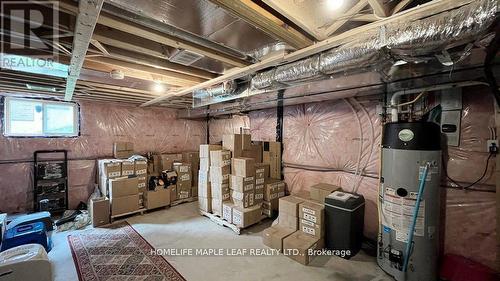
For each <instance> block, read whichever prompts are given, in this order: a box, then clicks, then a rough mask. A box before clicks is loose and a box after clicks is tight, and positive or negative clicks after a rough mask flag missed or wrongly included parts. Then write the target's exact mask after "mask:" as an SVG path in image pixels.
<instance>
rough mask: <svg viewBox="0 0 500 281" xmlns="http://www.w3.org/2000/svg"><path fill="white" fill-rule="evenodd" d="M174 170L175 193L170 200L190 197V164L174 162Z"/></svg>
mask: <svg viewBox="0 0 500 281" xmlns="http://www.w3.org/2000/svg"><path fill="white" fill-rule="evenodd" d="M173 168H174V171H175V172H176V173H177V184H176V187H177V190H176V191H177V192H176V193H175V198H172V196H173V195H172V194H171V198H170V199H171V200H172V201H175V200H182V199H187V198H189V197H191V189H192V180H191V177H192V175H191V164H189V163H181V162H175V163H173Z"/></svg>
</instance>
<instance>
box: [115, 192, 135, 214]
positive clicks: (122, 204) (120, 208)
mask: <svg viewBox="0 0 500 281" xmlns="http://www.w3.org/2000/svg"><path fill="white" fill-rule="evenodd" d="M110 201H111V216H116V215H122V214H126V213H130V212H135V211H137V210H139V194H135V195H129V196H123V197H117V198H111V199H110Z"/></svg>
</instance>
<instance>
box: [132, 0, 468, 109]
mask: <svg viewBox="0 0 500 281" xmlns="http://www.w3.org/2000/svg"><path fill="white" fill-rule="evenodd" d="M471 2H474V0H441V1H431V2H428V3H425V4H423V5H420V6H417V7H415V8H413V9H409V10H406V11H403V12H401V13H399V14H397V15H395V16H392V17H388V18H384V19H382V20H379V21H376V22H372V23H369V24H366V25H363V26H360V27H357V28H353V29H351V30H349V31H346V32H344V33H342V34H339V35H336V36H333V37H331V38H328V39H326V40H323V41H321V42H318V43H316V44H314V45H312V46H309V47H306V48H303V49H300V50H298V51H295V52H293V53H290V54H287V55H279V56H274V57H270V58H268V59H265V60H263V61H261V62H258V63H255V64H252V65H249V66H247V67H244V68H241V69H233V70H230V71H228V72H227V73H226V74H224V75H222V76H219V77H217V78H214V79H212V80H209V81H206V82H204V83H200V84H198V85H196V86H193V87H189V88H186V89H184V90H181V91H170V92H168V93H166V94H165V95H162V96H160V97H158V98H155V99H153V100H151V101H149V102H146V103H143V104H142V105H141V106H149V105H153V104H156V103H158V102H161V101H163V100H166V99H168V98H170V97H172V96H182V95H185V94H190V93H192V92H193V91H195V90H199V89H204V88H207V87H211V86H214V85H217V84H219V83H221V82H224V81H227V80H234V79H238V78H241V77H245V76H248V75H252V74H254V73H256V72H257V71H260V70H263V69H266V68H269V67H273V66H277V65H280V64H284V63H290V62H294V61H297V60H300V59H303V58H306V57H309V56H311V55H314V54H317V53H319V52H323V51H326V50H329V49H332V48H334V47H337V46H339V45H341V44H343V43H346V42H349V41H351V40H353V39H355V38H356V37H357V36H359V35H360V34H363V33H366V32H369V31H373V30H376V29H377V28H379V27H380V26H384V25H387V24H389V23H393V22H402V21H406V22H408V21H413V20H418V19H421V18H425V17H428V16H431V15H434V14H436V13H441V12H444V11H447V10H451V9H455V8H459V7H461V6H464V5H467V4H470V3H471Z"/></svg>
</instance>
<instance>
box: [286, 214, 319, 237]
mask: <svg viewBox="0 0 500 281" xmlns="http://www.w3.org/2000/svg"><path fill="white" fill-rule="evenodd" d="M280 216H281V214H280ZM299 230H300V231H302V232H304V233H306V234H309V235H311V236H314V237H315V238H318V239H319V238H322V237H324V236H325V228H324V227H323V225H319V224H316V223H313V222H311V221H308V220H305V219H300V222H299Z"/></svg>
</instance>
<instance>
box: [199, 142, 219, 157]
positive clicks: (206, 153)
mask: <svg viewBox="0 0 500 281" xmlns="http://www.w3.org/2000/svg"><path fill="white" fill-rule="evenodd" d="M221 149H222V146H220V145H218V144H201V145H200V158H210V151H212V150H221Z"/></svg>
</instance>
